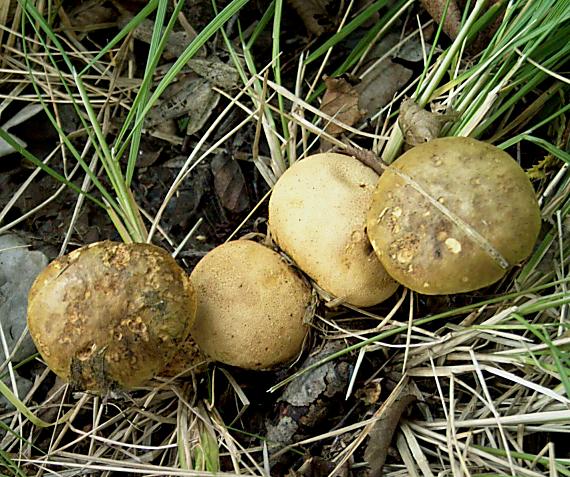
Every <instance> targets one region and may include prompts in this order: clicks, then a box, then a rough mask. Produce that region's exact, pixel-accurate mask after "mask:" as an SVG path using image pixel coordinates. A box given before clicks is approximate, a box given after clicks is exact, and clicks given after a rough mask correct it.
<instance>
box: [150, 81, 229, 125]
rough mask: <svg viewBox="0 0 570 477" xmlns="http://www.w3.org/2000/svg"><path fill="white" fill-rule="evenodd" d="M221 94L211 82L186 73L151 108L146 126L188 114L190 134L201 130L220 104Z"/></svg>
mask: <svg viewBox="0 0 570 477" xmlns="http://www.w3.org/2000/svg"><path fill="white" fill-rule="evenodd" d="M219 100H220V95H219V94H218V93H216V92H215V91H214V90H212V85H211V83H210V82H209V81H208V80H206V79H204V78H200V77H198V76H197V75H185V76H183V77H182V78H181V79H180V80H179V81H178V82H176V83H173V84H172V85H170V86H169V87H168V88H167V90H166V92H165V94H164V96H163V98H162V99H161V101H160V103H159V104H158V105H157V106H155V107H154V108H152V109H151V111H150V113H149V114H148V116H147V118H146V120H145V123H144V124H145V127H146V128H151V127H153V126H156V125H157V124H159V123H162V122H164V121H166V120H167V119H173V118H178V117H180V116H184V115H186V116H188V129H187V131H186V133H187V134H188V135H191V134H194V133H196V132H197V131H199V130H200V129H201V128H202V126H204V124H205V123H206V121H207V119H208V118H209V117H210V114H211V113H212V110H213V109H214V108H215V107H216V105H217V104H218V101H219Z"/></svg>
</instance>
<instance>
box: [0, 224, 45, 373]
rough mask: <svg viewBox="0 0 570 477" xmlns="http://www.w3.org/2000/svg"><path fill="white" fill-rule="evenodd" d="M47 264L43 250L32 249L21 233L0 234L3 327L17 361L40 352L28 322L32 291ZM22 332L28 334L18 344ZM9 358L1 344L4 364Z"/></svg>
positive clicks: (1, 315)
mask: <svg viewBox="0 0 570 477" xmlns="http://www.w3.org/2000/svg"><path fill="white" fill-rule="evenodd" d="M47 263H48V259H47V257H46V256H45V255H44V254H43V253H42V252H38V251H30V250H28V245H27V244H26V242H25V241H24V240H22V239H21V238H20V237H18V236H17V235H14V234H3V235H0V317H2V319H1V320H0V326H1V327H2V332H3V335H4V337H5V339H6V342H7V344H8V351H9V353H10V355H12V362H13V363H18V362H20V361H22V360H24V359H26V358H28V357H29V356H31V355H32V354H34V353H35V352H36V348H35V346H34V343H33V342H32V338H31V337H30V335H29V333H28V331H27V324H26V309H27V305H28V291H29V290H30V287H31V286H32V283H33V282H34V280H35V278H36V276H37V275H38V274H39V273H40V271H42V270H43V269H44V268H45V267H46V265H47ZM22 334H25V336H24V337H23V339H22V341H21V342H20V344H19V345H18V341H20V337H21V336H22ZM16 346H17V349H15V348H16ZM6 358H7V356H5V350H4V347H3V346H1V345H0V364H1V363H2V362H3V361H5V360H6Z"/></svg>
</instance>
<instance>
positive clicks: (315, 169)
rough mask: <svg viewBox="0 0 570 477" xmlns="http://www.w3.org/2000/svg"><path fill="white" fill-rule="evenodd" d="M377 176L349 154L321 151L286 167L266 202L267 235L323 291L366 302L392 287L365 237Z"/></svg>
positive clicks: (385, 294)
mask: <svg viewBox="0 0 570 477" xmlns="http://www.w3.org/2000/svg"><path fill="white" fill-rule="evenodd" d="M377 181H378V175H377V174H376V173H375V172H374V171H373V170H372V169H370V168H368V167H366V166H365V165H363V164H362V163H361V162H360V161H358V160H357V159H355V158H354V157H350V156H345V155H342V154H334V153H325V154H315V155H313V156H310V157H307V158H306V159H303V160H301V161H299V162H297V163H295V164H294V165H293V166H291V167H290V168H289V169H288V170H287V171H286V172H285V173H284V174H283V175H282V176H281V178H280V179H279V180H278V181H277V184H276V185H275V187H274V189H273V192H272V195H271V198H270V201H269V227H270V231H271V235H272V237H273V238H274V240H275V241H276V242H277V244H278V245H279V247H281V248H282V249H283V250H284V251H285V252H286V253H287V254H288V255H289V256H290V257H291V258H292V259H293V260H294V261H295V262H296V264H297V265H298V266H299V268H301V269H302V270H303V271H304V272H305V273H306V274H307V275H309V276H310V277H311V278H312V279H313V280H315V282H316V283H317V284H318V285H319V286H320V287H321V288H323V289H324V290H326V291H327V292H329V293H331V294H332V295H334V296H336V297H339V298H342V299H344V300H345V301H346V302H347V303H350V304H352V305H355V306H371V305H375V304H377V303H380V302H382V301H384V300H386V299H387V298H388V297H390V296H391V295H392V294H393V293H394V292H395V290H396V288H397V287H398V285H397V283H396V282H394V281H393V280H392V279H391V278H390V277H389V276H388V274H387V273H386V271H385V270H384V267H383V266H382V265H381V263H380V262H379V260H378V259H377V257H376V255H375V253H374V251H373V250H372V247H371V245H370V242H369V240H368V237H367V236H366V213H367V210H368V208H369V207H370V203H371V200H372V193H373V191H374V188H375V186H376V183H377Z"/></svg>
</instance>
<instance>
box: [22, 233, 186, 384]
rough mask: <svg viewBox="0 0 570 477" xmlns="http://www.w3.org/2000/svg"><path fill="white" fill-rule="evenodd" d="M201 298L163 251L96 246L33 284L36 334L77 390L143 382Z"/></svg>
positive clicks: (181, 334) (57, 263) (173, 345)
mask: <svg viewBox="0 0 570 477" xmlns="http://www.w3.org/2000/svg"><path fill="white" fill-rule="evenodd" d="M195 313H196V296H195V293H194V289H193V287H192V285H191V283H190V279H189V278H188V276H187V275H186V273H185V272H184V271H183V270H182V269H181V268H180V267H179V266H178V265H177V263H176V261H175V260H174V259H173V258H172V257H171V256H170V255H169V254H168V252H166V251H165V250H163V249H162V248H159V247H156V246H153V245H148V244H140V243H135V244H124V243H115V242H109V241H105V242H97V243H93V244H91V245H87V246H85V247H82V248H80V249H77V250H75V251H73V252H71V253H70V254H68V255H65V256H63V257H61V258H58V259H57V260H54V261H53V262H51V263H50V264H49V265H48V266H47V268H45V269H44V270H43V271H42V272H41V273H40V275H39V276H38V277H37V279H36V281H35V282H34V284H33V285H32V288H31V290H30V293H29V299H28V327H29V329H30V334H31V336H32V338H33V340H34V342H35V344H36V346H37V348H38V351H39V352H40V354H41V356H42V358H43V359H44V360H45V362H46V363H47V365H48V366H49V367H50V368H51V369H52V370H53V371H54V372H55V373H56V374H58V375H59V376H60V377H62V378H63V379H65V380H68V381H70V382H71V383H72V385H74V386H75V387H77V388H80V389H86V390H92V391H101V392H104V391H107V390H111V389H115V388H121V389H129V388H133V387H136V386H138V385H141V384H144V383H145V382H146V381H147V380H149V379H150V378H152V377H153V376H154V375H156V374H157V373H158V372H159V371H160V370H161V369H163V368H164V366H165V364H166V363H167V361H168V360H169V359H170V358H171V357H172V356H173V355H174V352H175V351H176V349H177V347H178V345H179V344H180V343H182V342H183V341H184V340H185V339H186V338H187V336H188V333H189V332H190V327H191V325H192V323H193V321H194V317H195Z"/></svg>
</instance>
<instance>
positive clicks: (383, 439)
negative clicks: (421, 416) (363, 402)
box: [364, 391, 416, 477]
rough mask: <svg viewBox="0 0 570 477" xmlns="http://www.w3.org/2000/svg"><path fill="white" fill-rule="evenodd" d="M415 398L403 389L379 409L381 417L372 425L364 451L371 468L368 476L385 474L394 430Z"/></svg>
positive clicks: (378, 476)
mask: <svg viewBox="0 0 570 477" xmlns="http://www.w3.org/2000/svg"><path fill="white" fill-rule="evenodd" d="M415 400H416V396H414V395H413V394H410V393H408V392H405V391H403V392H402V393H401V394H400V395H399V396H397V397H396V398H395V399H394V400H393V401H392V402H391V403H390V405H386V406H381V407H380V409H379V410H378V412H377V414H378V415H379V416H380V419H379V420H378V421H376V422H375V424H374V426H373V427H372V430H371V431H370V438H369V441H368V445H367V446H366V450H365V451H364V459H365V460H366V461H367V462H368V466H369V468H370V470H369V473H368V477H381V476H382V475H383V474H382V468H383V467H384V464H385V463H386V457H387V456H388V449H389V448H390V443H391V442H392V437H394V432H396V429H397V428H398V424H399V422H400V419H401V417H402V414H404V412H405V411H406V409H407V408H408V406H409V405H410V404H412V403H413V402H414V401H415Z"/></svg>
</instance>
